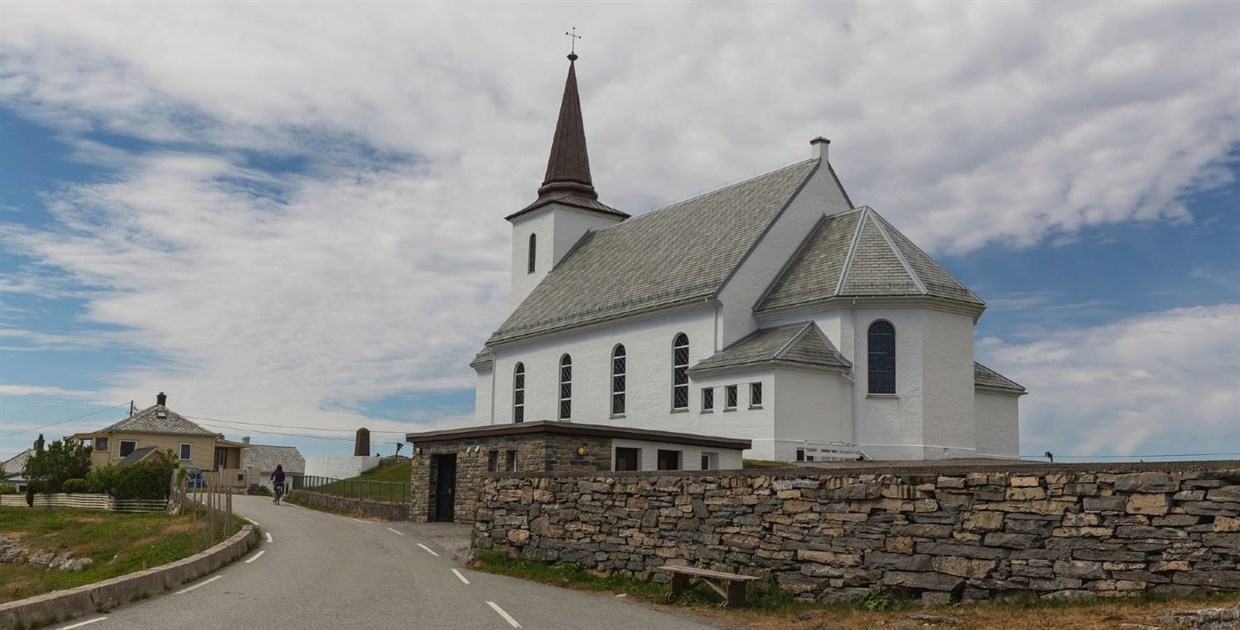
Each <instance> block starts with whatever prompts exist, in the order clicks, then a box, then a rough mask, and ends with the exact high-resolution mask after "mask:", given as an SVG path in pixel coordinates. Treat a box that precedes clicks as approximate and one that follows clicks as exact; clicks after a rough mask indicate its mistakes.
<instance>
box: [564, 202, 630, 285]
mask: <svg viewBox="0 0 1240 630" xmlns="http://www.w3.org/2000/svg"><path fill="white" fill-rule="evenodd" d="M553 207H554V208H556V210H555V212H554V215H555V217H554V225H553V229H554V231H555V236H554V239H553V242H554V246H555V247H554V251H553V252H552V257H551V267H549V268H548V271H550V270H551V269H554V268H555V266H556V265H558V264H560V261H561V260H564V256H565V255H566V254H568V252H569V251H570V250H572V248H573V246H574V245H576V244H577V241H579V240H581V237H582V236H584V235H585V233H586V232H587V231H589V230H601V229H603V228H607V227H611V226H613V225H615V224H617V223H619V222H620V219H619V217H615V216H612V215H604V214H599V213H597V212H587V211H585V210H578V209H576V208H569V207H564V206H556V205H554V204H553Z"/></svg>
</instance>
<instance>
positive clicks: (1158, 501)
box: [1124, 494, 1168, 515]
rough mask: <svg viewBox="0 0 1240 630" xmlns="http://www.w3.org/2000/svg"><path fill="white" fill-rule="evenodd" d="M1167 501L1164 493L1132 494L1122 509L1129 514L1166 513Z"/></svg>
mask: <svg viewBox="0 0 1240 630" xmlns="http://www.w3.org/2000/svg"><path fill="white" fill-rule="evenodd" d="M1167 508H1168V503H1167V495H1165V494H1134V495H1132V496H1130V497H1128V502H1127V503H1126V504H1125V506H1124V509H1125V511H1126V512H1128V513H1129V514H1157V515H1162V514H1166V513H1167Z"/></svg>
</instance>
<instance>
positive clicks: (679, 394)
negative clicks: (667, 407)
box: [672, 333, 689, 409]
mask: <svg viewBox="0 0 1240 630" xmlns="http://www.w3.org/2000/svg"><path fill="white" fill-rule="evenodd" d="M688 408H689V336H688V335H686V334H684V333H680V334H679V335H676V338H675V339H673V340H672V409H688Z"/></svg>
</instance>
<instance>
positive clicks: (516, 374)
mask: <svg viewBox="0 0 1240 630" xmlns="http://www.w3.org/2000/svg"><path fill="white" fill-rule="evenodd" d="M512 421H513V422H525V364H524V363H518V364H517V366H516V367H514V368H512Z"/></svg>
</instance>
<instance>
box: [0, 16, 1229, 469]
mask: <svg viewBox="0 0 1240 630" xmlns="http://www.w3.org/2000/svg"><path fill="white" fill-rule="evenodd" d="M570 27H577V29H578V33H579V34H580V35H582V39H580V40H579V41H578V43H577V52H578V54H580V55H581V58H580V59H579V60H578V62H577V71H578V80H579V85H580V89H581V98H582V109H583V112H584V118H585V125H586V133H587V137H588V140H589V149H590V161H591V166H592V170H593V176H594V183H595V187H596V188H597V189H598V190H599V192H600V195H601V199H602V200H603V201H604V202H606V203H608V204H609V205H611V206H613V207H617V208H620V209H623V210H625V211H627V212H629V213H631V214H634V215H638V214H642V213H645V212H649V211H651V210H655V209H658V208H660V207H663V206H665V205H667V204H669V203H671V202H673V201H677V200H680V199H684V198H687V197H691V196H694V195H696V194H698V193H701V192H705V191H709V190H713V189H715V188H718V187H720V186H721V185H723V184H725V183H729V182H734V181H738V180H743V179H746V178H748V177H751V176H753V175H756V174H760V173H763V172H767V171H770V170H773V169H775V168H777V167H779V166H781V165H784V164H788V163H792V162H797V161H801V160H804V159H807V158H808V157H809V151H810V147H809V145H808V141H809V139H811V138H813V137H815V136H818V135H823V136H826V137H828V138H830V139H831V140H832V144H831V150H830V159H831V163H832V165H833V167H834V168H835V170H836V172H837V173H838V175H839V177H840V179H841V181H842V183H843V185H844V187H845V189H846V190H847V191H848V193H849V196H850V197H851V199H852V200H853V202H854V203H856V204H858V205H861V204H868V205H870V206H873V207H874V208H876V209H878V210H879V211H880V212H882V213H883V215H884V216H885V217H887V218H888V219H889V220H890V221H891V222H892V223H893V224H894V225H895V226H896V227H897V228H898V229H900V230H901V231H903V232H904V233H905V234H907V235H908V236H909V237H911V238H912V239H913V240H914V241H915V242H917V243H918V244H919V245H921V246H922V247H923V248H925V249H927V250H928V251H929V252H930V253H931V254H932V255H933V256H934V257H935V258H936V260H938V261H939V262H940V263H941V264H942V265H944V266H945V267H946V268H947V269H948V270H949V271H951V272H952V273H953V274H954V275H955V276H956V277H957V278H959V279H960V280H961V281H963V282H964V283H965V284H966V285H968V286H969V287H970V288H972V289H973V290H974V291H975V292H976V293H978V294H979V295H980V296H981V297H982V298H983V299H984V300H986V302H987V304H988V308H987V311H986V312H985V314H984V315H983V316H982V317H981V319H980V320H979V321H978V324H977V327H976V335H975V337H976V354H977V358H978V360H979V361H981V362H982V363H984V364H986V365H988V366H990V367H991V368H994V369H996V370H998V371H999V372H1001V373H1003V374H1004V375H1006V376H1008V377H1010V378H1012V379H1013V380H1015V381H1017V382H1019V383H1020V384H1022V385H1024V386H1025V387H1027V388H1028V389H1029V390H1030V392H1031V393H1030V394H1028V395H1027V396H1025V397H1023V398H1022V399H1021V402H1020V404H1021V453H1022V454H1024V455H1029V456H1031V457H1037V456H1041V455H1042V453H1043V452H1044V451H1048V450H1049V451H1052V452H1053V453H1055V454H1056V459H1057V460H1060V461H1064V460H1067V461H1082V460H1087V459H1119V458H1141V459H1157V458H1167V457H1170V456H1176V457H1179V456H1190V457H1197V458H1200V457H1211V458H1228V459H1231V458H1236V457H1240V183H1238V182H1240V178H1238V177H1237V175H1240V3H1237V2H1196V3H1193V2H1175V3H1152V2H1130V3H1114V2H1111V3H1098V4H1091V3H1019V2H1004V3H984V4H970V3H955V2H951V3H949V2H940V3H911V2H889V3H857V4H853V3H842V2H841V3H761V4H758V3H633V4H627V3H608V4H602V3H598V4H584V3H582V4H557V3H530V4H517V3H504V4H487V3H452V4H428V3H349V4H346V3H329V2H324V3H313V4H294V3H275V2H267V3H161V4H152V3H141V4H124V3H73V2H62V3H23V2H5V3H3V4H0V458H8V457H10V456H12V455H14V454H16V453H17V452H19V451H21V450H22V449H24V448H26V447H27V446H29V444H30V443H31V442H32V441H33V440H34V439H35V437H37V435H38V433H44V434H46V435H47V436H48V438H49V439H55V438H58V437H60V436H63V435H69V434H72V433H73V432H75V431H86V430H93V429H98V428H102V427H103V426H106V425H107V424H110V423H112V422H115V421H117V420H119V419H121V418H123V417H124V416H125V414H126V413H127V412H128V410H129V404H130V401H134V404H135V405H136V406H137V408H139V409H141V408H144V407H147V406H149V405H151V404H154V401H155V394H156V393H158V392H161V391H162V392H167V393H168V397H169V400H168V404H169V407H171V408H172V409H174V410H176V411H177V412H179V413H181V414H183V415H185V416H188V417H190V418H193V419H194V420H195V421H197V422H199V423H200V424H202V425H203V426H206V427H208V428H211V429H213V430H218V431H220V432H223V433H225V434H227V435H228V437H230V438H232V439H237V438H239V437H241V436H245V435H249V436H251V437H252V438H253V441H254V442H255V443H265V444H290V445H295V446H298V447H299V448H300V449H301V450H302V452H303V454H305V455H307V456H318V455H347V454H352V442H351V437H352V435H353V432H354V430H355V429H356V428H358V427H361V426H365V427H367V428H369V429H370V431H371V432H372V437H371V440H372V445H373V446H374V448H375V450H378V451H381V452H384V453H387V452H389V451H394V450H395V448H396V443H397V442H399V441H400V440H402V439H403V434H404V433H405V432H406V431H419V430H428V429H432V428H442V427H448V426H463V425H467V424H470V423H472V413H473V382H474V376H473V371H472V370H471V369H470V368H469V366H468V363H469V361H470V359H471V358H472V357H473V355H474V353H475V352H477V351H478V350H479V349H480V348H481V346H482V342H483V341H484V340H485V339H486V338H487V337H488V336H489V334H490V333H491V332H492V331H493V330H494V329H495V328H496V327H497V326H498V325H499V323H500V322H501V321H502V320H503V319H504V317H505V316H506V315H507V313H508V287H507V284H508V273H509V270H508V264H509V251H510V242H509V239H510V231H509V230H510V228H509V224H508V223H507V222H505V221H504V220H503V217H504V216H506V215H508V214H510V213H512V212H514V211H516V210H519V209H520V208H522V207H524V206H525V205H527V204H528V203H529V202H531V201H532V200H533V199H534V198H535V191H536V189H537V187H538V185H539V184H540V183H541V180H542V175H543V171H544V169H545V165H546V159H547V152H548V149H549V148H550V142H551V136H552V132H553V130H554V126H555V120H556V116H557V110H558V106H559V101H560V97H561V93H562V90H563V85H564V77H565V73H566V71H567V61H566V60H565V59H564V55H565V54H566V53H567V52H568V47H569V38H568V37H566V36H564V34H563V32H564V31H566V30H568V29H569V28H570Z"/></svg>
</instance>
